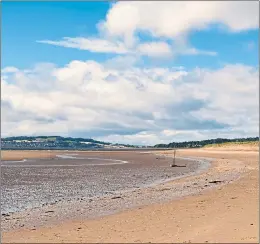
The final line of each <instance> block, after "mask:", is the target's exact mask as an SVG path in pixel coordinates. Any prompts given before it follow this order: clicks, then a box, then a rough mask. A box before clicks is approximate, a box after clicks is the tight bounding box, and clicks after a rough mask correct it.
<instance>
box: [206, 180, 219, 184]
mask: <svg viewBox="0 0 260 244" xmlns="http://www.w3.org/2000/svg"><path fill="white" fill-rule="evenodd" d="M221 182H222V180H213V181H209V183H214V184H216V183H221Z"/></svg>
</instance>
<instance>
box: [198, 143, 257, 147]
mask: <svg viewBox="0 0 260 244" xmlns="http://www.w3.org/2000/svg"><path fill="white" fill-rule="evenodd" d="M239 146H241V147H242V146H245V147H255V148H256V147H259V141H244V142H223V143H216V144H208V145H205V146H204V147H203V148H216V147H239Z"/></svg>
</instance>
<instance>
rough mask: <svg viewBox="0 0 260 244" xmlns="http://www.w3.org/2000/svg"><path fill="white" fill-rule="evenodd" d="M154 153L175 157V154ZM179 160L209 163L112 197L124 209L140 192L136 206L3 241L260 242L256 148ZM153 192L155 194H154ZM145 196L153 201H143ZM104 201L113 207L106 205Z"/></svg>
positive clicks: (8, 235) (6, 155) (9, 234)
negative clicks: (193, 172) (195, 170)
mask: <svg viewBox="0 0 260 244" xmlns="http://www.w3.org/2000/svg"><path fill="white" fill-rule="evenodd" d="M31 153H33V154H34V155H32V154H31ZM52 153H55V152H52ZM156 153H157V154H159V153H160V154H163V155H167V156H172V155H173V151H164V152H163V151H161V152H156ZM29 154H31V155H29ZM36 154H37V152H26V158H29V157H32V158H35V157H36ZM43 154H45V155H47V156H45V157H48V155H50V153H49V152H48V153H46V152H41V155H40V156H39V157H40V158H43V157H44V156H43ZM177 156H178V157H183V158H185V157H193V158H194V157H196V158H207V159H208V160H211V161H212V165H211V167H210V168H209V169H207V170H206V171H203V172H201V173H199V174H196V175H191V176H187V177H184V178H180V179H177V180H174V181H170V182H166V183H163V184H160V185H157V186H154V187H150V188H148V189H144V190H141V189H140V191H137V192H133V193H131V194H130V195H127V194H125V195H124V197H123V198H118V199H115V201H116V202H117V203H118V204H119V205H120V204H121V205H125V204H127V203H128V202H130V201H131V199H135V197H136V195H140V194H141V195H142V196H143V202H142V198H140V197H138V198H136V199H137V200H138V201H141V204H140V206H139V207H138V206H136V207H135V208H129V209H127V210H124V211H123V210H122V211H119V212H118V213H115V214H112V215H108V216H103V217H99V218H95V219H90V220H89V219H84V218H80V219H75V220H68V221H63V222H62V223H56V224H55V225H51V226H50V225H48V224H45V226H41V227H36V228H27V229H26V228H17V229H15V230H10V231H5V232H2V241H3V242H13V243H14V242H20V243H22V242H26V243H28V242H31V243H36V242H38V243H43V242H44V243H53V242H55V243H60V242H68V243H69V242H70V243H72V242H74V243H88V242H89V243H94V242H95V243H96V242H99V243H100V242H103V243H107V242H109V243H127V242H128V243H129V242H131V243H133V242H137V243H142V242H152V243H155V242H157V243H158V242H160V243H169V242H177V243H183V242H193V243H195V242H200V243H203V242H208V243H214V242H222V243H229V242H234V243H238V242H240V243H258V240H259V235H258V229H259V223H258V213H259V208H258V199H259V197H258V181H259V176H258V172H259V169H258V167H259V160H258V148H257V147H251V148H248V147H246V149H245V150H243V147H241V146H239V147H235V146H233V147H232V148H230V147H226V148H225V147H223V148H207V149H187V150H178V152H177ZM22 158H24V155H23V153H21V152H16V153H15V155H11V154H10V152H2V159H5V160H7V159H12V160H18V159H22ZM155 191H156V192H158V193H156V194H155V193H154V192H155ZM178 191H179V193H178V197H176V196H177V195H175V193H176V192H178ZM156 196H158V197H159V198H161V199H163V200H162V201H161V202H159V203H158V202H157V203H156V201H153V198H154V197H156ZM149 197H151V201H147V199H148V198H149ZM137 200H136V201H137ZM148 200H149V199H148ZM107 203H108V204H111V202H110V201H108V202H107ZM82 204H84V203H82ZM115 205H116V206H118V205H117V204H115ZM122 209H123V208H122ZM55 211H56V209H55Z"/></svg>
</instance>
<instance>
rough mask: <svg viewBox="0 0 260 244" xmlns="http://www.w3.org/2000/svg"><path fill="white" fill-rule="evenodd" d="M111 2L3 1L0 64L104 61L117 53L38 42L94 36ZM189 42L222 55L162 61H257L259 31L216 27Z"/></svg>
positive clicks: (196, 34) (194, 35)
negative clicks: (235, 31)
mask: <svg viewBox="0 0 260 244" xmlns="http://www.w3.org/2000/svg"><path fill="white" fill-rule="evenodd" d="M110 6H111V4H110V3H108V2H76V3H72V2H62V3H61V2H54V3H52V2H3V3H2V13H3V22H2V68H3V67H5V66H17V67H19V68H26V67H27V68H28V67H31V66H33V65H34V64H35V63H37V62H52V63H55V64H57V65H64V64H66V63H68V62H69V61H71V60H74V59H80V60H87V59H95V60H97V61H101V62H102V61H104V60H106V59H107V58H111V57H112V56H113V55H107V54H103V53H98V54H97V53H91V52H88V51H79V50H75V49H64V48H62V47H56V46H51V45H42V44H40V43H37V42H36V41H37V40H45V39H48V40H59V39H61V38H62V37H79V36H80V37H89V36H96V35H97V34H98V33H97V32H98V30H97V28H96V24H97V23H98V22H99V21H100V20H102V19H105V17H106V13H107V11H108V10H109V7H110ZM189 40H190V43H191V44H192V45H193V46H195V47H196V48H199V49H205V50H214V51H215V52H217V53H218V56H217V57H209V56H203V55H201V56H181V57H178V58H176V59H174V60H167V61H166V62H163V61H161V62H160V64H161V65H169V64H172V65H174V66H185V67H187V68H194V67H196V66H199V67H205V66H209V67H213V68H214V67H219V66H221V64H223V63H243V64H246V65H253V66H254V65H258V55H257V54H258V45H257V44H258V31H257V30H256V29H254V30H246V31H244V32H240V33H236V34H230V33H229V32H227V31H223V30H219V29H218V28H217V27H213V28H210V29H208V30H204V31H200V32H194V33H191V34H190V37H189ZM250 45H253V46H252V47H251V46H250ZM249 46H250V47H249ZM14 57H15V58H14ZM157 63H158V62H157ZM157 63H156V64H157Z"/></svg>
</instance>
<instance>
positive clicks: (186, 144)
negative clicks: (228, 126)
mask: <svg viewBox="0 0 260 244" xmlns="http://www.w3.org/2000/svg"><path fill="white" fill-rule="evenodd" d="M256 141H259V137H248V138H236V139H224V138H217V139H210V140H203V141H185V142H171V143H169V144H157V145H155V146H154V147H155V148H199V147H204V146H208V145H213V144H222V143H227V142H236V143H238V142H243V143H244V142H256Z"/></svg>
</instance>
